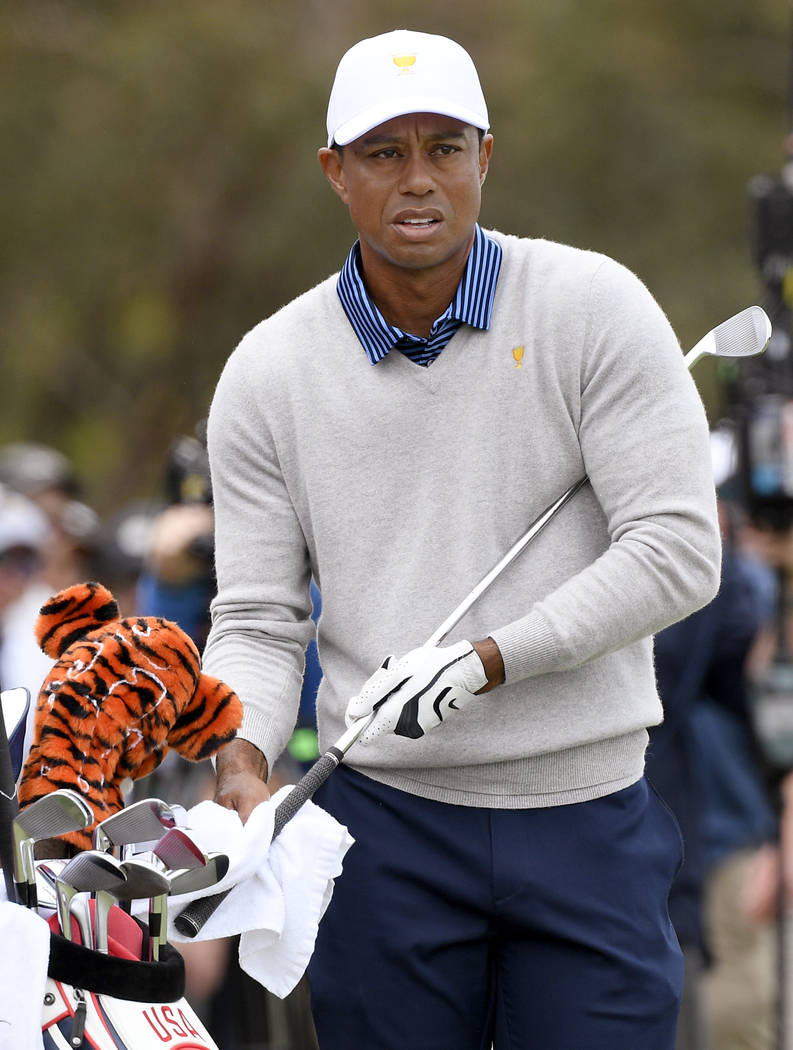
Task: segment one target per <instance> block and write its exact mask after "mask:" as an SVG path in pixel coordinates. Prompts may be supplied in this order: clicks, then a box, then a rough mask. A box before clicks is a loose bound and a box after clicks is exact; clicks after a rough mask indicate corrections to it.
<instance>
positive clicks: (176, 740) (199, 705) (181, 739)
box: [167, 671, 242, 762]
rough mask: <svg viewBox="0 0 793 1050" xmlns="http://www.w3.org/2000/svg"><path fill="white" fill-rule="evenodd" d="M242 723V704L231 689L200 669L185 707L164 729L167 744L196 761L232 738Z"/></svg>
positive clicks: (206, 756) (208, 755) (210, 754)
mask: <svg viewBox="0 0 793 1050" xmlns="http://www.w3.org/2000/svg"><path fill="white" fill-rule="evenodd" d="M241 725H242V703H241V701H240V698H239V697H238V696H237V694H236V693H235V692H234V691H233V689H231V688H229V686H227V685H226V683H225V682H221V681H220V679H218V678H213V677H212V675H208V674H204V673H203V671H202V672H201V675H200V677H199V679H198V684H197V685H196V691H195V693H194V694H193V698H192V699H191V701H190V703H189V704H188V705H187V707H186V708H185V709H184V710H183V711H182V713H181V715H180V716H179V718H177V720H176V721H175V722H174V724H173V725H172V726H171V729H170V730H169V732H168V738H167V741H168V745H169V747H172V748H173V749H174V751H177V752H178V753H179V754H180V755H182V756H183V757H184V758H188V759H190V760H191V761H192V762H200V761H201V760H202V759H204V758H210V757H211V756H212V755H214V754H215V752H217V751H219V750H220V748H221V747H223V745H224V744H227V743H228V742H229V741H230V740H233V739H234V737H235V736H236V733H237V730H238V729H239V727H240V726H241Z"/></svg>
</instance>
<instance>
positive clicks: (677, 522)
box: [491, 260, 720, 682]
mask: <svg viewBox="0 0 793 1050" xmlns="http://www.w3.org/2000/svg"><path fill="white" fill-rule="evenodd" d="M580 399H581V400H580V423H579V440H580V446H581V451H582V453H583V458H584V463H585V466H586V471H587V475H588V477H589V479H590V482H591V485H592V490H593V492H594V495H595V497H596V500H597V502H598V504H599V506H600V509H601V510H602V512H603V515H604V517H605V520H606V523H607V532H608V545H607V547H606V549H605V550H604V552H603V553H602V554H601V556H600V557H598V558H597V559H596V560H595V561H593V562H592V563H591V564H590V565H588V566H587V567H586V568H584V569H583V570H582V571H580V572H578V573H577V574H575V575H574V576H572V577H571V578H570V579H568V580H566V581H565V582H564V583H563V584H562V585H561V586H559V587H558V588H556V589H555V590H554V591H552V593H550V594H548V595H546V596H545V597H544V598H542V600H540V601H538V602H537V603H536V604H535V605H534V606H533V608H531V609H530V610H529V611H528V613H527V614H526V615H525V616H523V617H522V618H521V619H519V620H516V621H514V622H513V623H510V624H507V625H506V626H504V627H501V628H499V629H498V630H495V631H492V632H491V635H492V637H493V639H494V640H495V642H496V643H497V645H498V646H499V648H500V650H501V653H502V656H503V658H504V666H505V671H506V681H507V682H514V681H518V680H521V679H524V678H528V677H532V676H536V675H541V674H545V673H548V672H554V671H564V670H569V669H572V668H575V667H579V666H581V665H583V664H585V663H587V662H588V661H590V660H593V659H596V658H597V657H599V656H602V655H604V654H605V653H608V652H612V651H616V650H618V649H621V648H623V647H625V646H628V645H631V644H633V643H634V642H636V641H638V640H639V639H641V638H644V637H647V636H648V635H652V634H655V633H656V632H658V631H659V630H661V629H662V628H664V627H666V626H668V625H669V624H671V623H674V622H676V621H677V620H680V619H682V618H684V617H685V616H687V615H689V614H690V613H692V612H694V611H695V610H696V609H698V608H700V607H701V606H703V605H705V604H706V603H707V602H709V601H710V600H711V599H712V598H713V596H714V595H715V593H716V590H717V589H718V583H719V566H720V537H719V529H718V520H717V514H716V500H715V491H714V485H713V480H712V473H711V466H710V453H709V436H708V426H707V420H706V417H705V412H704V409H703V406H702V402H701V400H700V397H699V394H698V392H697V389H696V387H695V385H694V382H693V379H692V377H691V376H690V375H689V374H688V371H687V369H686V366H685V364H684V361H683V355H682V354H681V352H680V347H679V344H678V342H677V339H676V337H675V335H674V333H673V332H672V329H671V327H670V325H669V323H668V321H667V319H666V317H665V316H664V314H663V312H662V311H661V309H660V308H659V306H658V305H657V303H656V302H655V300H654V299H653V298H652V296H651V295H650V293H649V292H648V291H647V289H646V288H645V287H644V285H643V284H642V283H641V282H640V281H639V280H638V278H636V277H635V276H634V275H633V274H631V273H630V272H629V271H628V270H626V269H625V268H624V267H622V266H620V265H619V264H617V263H614V262H613V261H611V260H604V261H603V262H602V263H601V264H600V266H599V267H598V269H597V270H596V272H595V274H594V277H593V279H592V282H591V286H590V288H589V310H588V321H587V332H586V337H585V341H584V345H583V347H582V349H581V356H580ZM560 487H563V486H560ZM567 512H568V513H575V512H576V510H575V505H574V503H573V504H571V506H570V508H569V510H568V511H567Z"/></svg>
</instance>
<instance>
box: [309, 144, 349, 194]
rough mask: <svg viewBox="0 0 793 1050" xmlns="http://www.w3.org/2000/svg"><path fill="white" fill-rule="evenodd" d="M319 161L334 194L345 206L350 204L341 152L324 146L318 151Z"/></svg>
mask: <svg viewBox="0 0 793 1050" xmlns="http://www.w3.org/2000/svg"><path fill="white" fill-rule="evenodd" d="M317 159H318V160H319V166H320V167H321V168H322V170H323V172H324V173H325V178H326V179H327V180H328V182H329V183H330V184H331V187H332V188H333V192H334V193H336V194H337V195H338V196H339V197H340V198H341V199H342V200H343V201H344V203H345V204H349V201H348V200H347V184H346V181H345V179H344V163H343V161H342V157H341V154H340V153H339V151H338V150H337V149H331V148H329V147H327V146H323V147H322V149H320V150H318V151H317Z"/></svg>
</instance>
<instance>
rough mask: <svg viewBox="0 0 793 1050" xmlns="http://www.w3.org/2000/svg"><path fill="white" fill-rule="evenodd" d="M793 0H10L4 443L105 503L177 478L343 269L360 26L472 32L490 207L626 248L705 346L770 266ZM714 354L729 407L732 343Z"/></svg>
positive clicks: (491, 217)
mask: <svg viewBox="0 0 793 1050" xmlns="http://www.w3.org/2000/svg"><path fill="white" fill-rule="evenodd" d="M375 8H376V9H375ZM789 13H790V12H789V10H788V8H787V6H786V5H784V4H783V3H782V2H781V0H722V2H721V3H718V4H714V3H712V0H635V2H628V0H544V2H539V0H490V2H489V3H487V4H483V3H482V2H481V0H454V2H452V0H434V3H432V4H427V3H426V0H423V2H417V0H400V2H395V0H379V2H378V4H377V5H372V4H370V3H369V2H366V0H335V2H333V3H331V2H330V0H324V2H323V0H303V2H299V3H286V2H283V0H270V2H264V0H224V2H223V3H218V2H217V0H168V2H167V3H162V2H159V0H24V2H18V3H14V2H13V0H12V3H11V4H9V5H5V6H4V7H3V8H2V10H0V140H1V141H2V143H3V149H2V170H3V181H2V193H0V229H2V231H3V233H2V238H0V355H2V358H1V360H0V364H1V365H2V370H3V376H4V383H3V390H4V395H3V411H2V413H0V443H3V442H6V441H10V440H18V439H25V440H40V441H45V442H48V443H50V444H53V445H55V446H56V447H58V448H60V449H61V450H62V451H64V452H65V453H67V455H69V456H70V457H71V458H72V459H73V460H74V462H75V463H76V465H77V468H78V471H79V473H80V475H81V476H82V478H83V479H84V482H85V485H86V490H87V497H88V500H89V502H91V503H93V505H94V506H95V507H96V508H97V509H98V510H99V511H100V512H101V513H108V512H110V511H111V510H113V509H114V508H115V507H117V506H118V505H119V504H121V503H122V502H125V501H127V500H129V499H132V498H133V497H140V496H150V495H152V494H155V495H156V494H159V486H160V479H161V472H162V462H163V458H164V455H165V451H166V449H167V447H168V445H169V444H170V441H171V439H172V438H173V437H174V435H175V434H177V433H179V432H180V431H187V432H189V431H191V430H192V428H193V425H194V423H195V422H196V421H197V420H198V419H199V418H201V417H202V416H203V415H205V413H206V410H207V407H208V403H209V399H210V397H211V393H212V389H213V385H214V382H215V380H216V378H217V375H218V373H219V371H220V368H221V367H222V364H223V361H224V360H225V358H226V356H227V355H228V353H229V352H230V351H231V349H232V348H233V346H234V345H235V344H236V342H237V341H238V339H239V338H240V336H241V335H242V333H243V332H245V331H246V330H247V329H248V328H250V327H251V326H252V325H253V324H255V323H256V322H257V321H258V320H259V319H260V318H262V317H264V316H266V315H267V314H269V313H271V312H272V311H273V310H274V309H276V308H277V307H278V306H280V305H281V304H282V303H284V302H286V301H287V300H289V299H290V298H292V297H293V296H294V295H296V294H297V293H298V292H300V291H302V290H303V289H305V288H306V287H308V286H310V285H311V284H313V283H315V282H316V281H318V280H320V279H321V278H323V277H325V276H326V275H327V274H328V273H331V272H333V271H334V270H336V269H338V267H339V265H340V263H341V261H342V260H343V258H344V255H345V254H346V251H347V249H348V247H349V243H350V242H351V238H352V229H351V227H350V225H349V220H348V218H347V216H346V213H345V211H344V209H343V207H342V206H341V205H340V203H339V202H338V201H337V200H336V198H335V197H334V196H333V195H332V193H331V191H330V189H329V188H328V187H327V186H326V185H324V183H323V181H322V178H321V175H320V172H319V168H318V166H317V164H316V160H315V152H316V148H317V146H319V145H321V144H322V142H323V137H324V113H325V106H326V102H327V94H328V91H329V88H330V83H331V80H332V76H333V72H334V69H335V66H336V63H337V61H338V59H339V57H340V56H341V54H342V53H343V51H344V50H345V49H346V48H347V47H348V46H349V45H350V44H351V43H353V42H354V41H355V40H357V39H359V38H360V37H363V36H368V35H372V34H374V33H378V32H383V31H385V30H388V29H392V28H397V27H399V26H409V27H411V28H417V29H423V30H426V31H430V32H443V33H445V34H447V35H450V36H453V37H456V38H457V39H458V40H459V41H460V42H461V43H462V44H464V45H465V46H466V47H467V48H468V49H469V50H470V51H471V53H472V54H473V56H474V58H475V60H476V62H477V65H478V67H479V70H480V75H481V79H482V82H483V85H484V88H485V93H486V95H487V98H488V103H489V108H490V113H491V119H492V123H493V131H494V134H495V136H496V147H495V151H494V159H493V165H492V167H491V173H490V175H489V177H488V183H487V187H486V190H485V205H484V211H483V215H482V221H483V223H484V224H485V225H492V226H495V227H497V228H500V229H503V230H509V231H510V232H515V233H521V234H526V235H532V236H546V237H550V238H553V239H558V240H564V241H568V242H571V243H575V244H578V245H580V246H583V247H589V248H595V249H598V250H601V251H605V252H607V253H609V254H612V255H614V256H615V257H616V258H618V259H620V260H621V261H623V262H625V263H626V264H627V265H628V266H630V267H631V268H632V269H634V270H635V271H636V272H637V273H638V274H639V275H640V276H641V277H642V278H643V279H644V280H645V281H646V282H647V284H648V285H649V286H650V287H651V289H652V290H653V292H654V293H655V295H656V297H657V298H658V299H659V301H660V302H661V304H662V305H663V306H664V308H665V310H666V311H667V313H668V315H669V317H670V319H671V321H672V323H673V325H674V326H675V328H676V330H677V332H678V334H679V336H680V339H681V341H682V343H683V344H684V346H686V347H688V346H689V345H691V344H692V343H693V342H695V341H696V339H697V338H699V336H700V335H701V334H703V333H704V332H705V331H706V330H708V329H709V328H711V327H713V325H714V324H716V323H718V322H719V321H721V320H723V319H724V318H725V317H727V316H728V315H730V314H732V313H734V312H736V311H737V310H739V309H741V308H742V307H744V306H746V305H749V304H750V303H751V302H757V301H760V300H761V298H762V288H761V285H760V281H759V277H758V275H757V274H756V272H755V270H754V268H753V264H752V260H751V255H750V246H749V216H750V210H749V205H748V200H747V193H746V186H747V182H748V180H749V178H750V177H751V176H752V175H753V174H755V173H757V172H760V171H770V172H777V171H778V170H779V168H780V166H781V162H782V159H783V140H784V138H785V135H786V133H787V130H788V128H787V124H788V114H787V111H786V110H787V107H786V91H787V77H788V62H789V54H788V52H789V46H790V41H789V37H790V30H789ZM710 367H715V366H703V367H702V368H701V370H699V371H698V374H697V379H698V382H699V383H700V386H701V388H702V389H703V392H704V394H705V396H706V401H707V404H708V408H709V412H710V414H711V416H712V417H713V416H715V415H717V414H718V412H719V410H720V405H719V391H718V384H717V381H716V377H715V372H714V371H709V370H708V369H709V368H710Z"/></svg>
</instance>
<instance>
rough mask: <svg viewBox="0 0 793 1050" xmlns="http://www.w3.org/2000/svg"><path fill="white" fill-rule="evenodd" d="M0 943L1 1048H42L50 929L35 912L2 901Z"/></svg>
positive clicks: (21, 1049)
mask: <svg viewBox="0 0 793 1050" xmlns="http://www.w3.org/2000/svg"><path fill="white" fill-rule="evenodd" d="M3 896H5V893H4V894H3ZM0 943H2V944H3V945H4V948H3V951H2V952H0V1050H43V1047H44V1041H43V1038H42V1034H41V1015H42V1010H43V1008H44V989H45V987H46V984H47V966H48V965H49V960H50V928H49V926H48V925H47V923H46V922H45V921H44V919H42V918H40V917H39V916H38V915H37V914H36V912H34V911H31V910H30V909H29V908H22V907H20V906H19V905H18V904H11V903H9V901H7V900H2V901H0Z"/></svg>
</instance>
